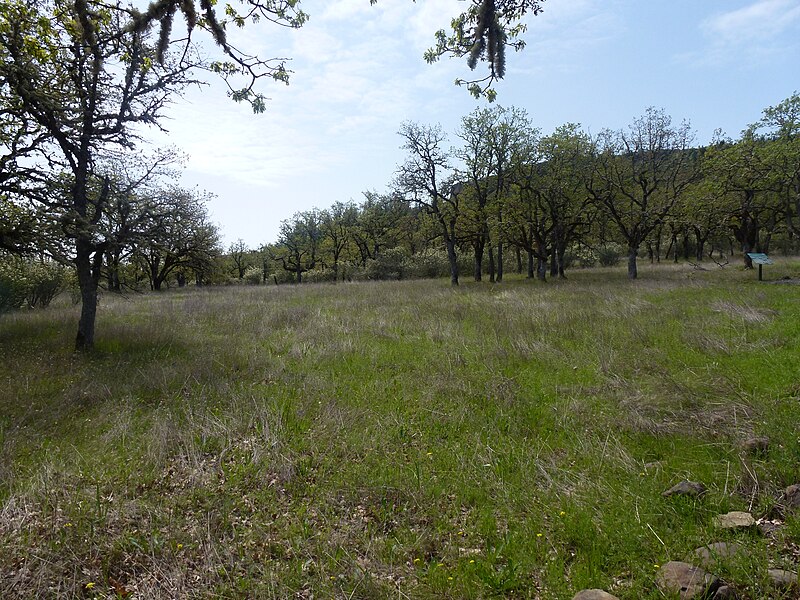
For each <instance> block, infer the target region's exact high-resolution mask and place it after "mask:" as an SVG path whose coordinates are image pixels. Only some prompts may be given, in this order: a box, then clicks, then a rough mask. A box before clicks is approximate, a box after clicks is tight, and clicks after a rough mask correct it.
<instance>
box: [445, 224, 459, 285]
mask: <svg viewBox="0 0 800 600" xmlns="http://www.w3.org/2000/svg"><path fill="white" fill-rule="evenodd" d="M445 243H446V245H447V261H448V262H449V263H450V285H453V286H457V285H458V256H456V244H455V241H454V240H453V238H451V237H450V236H447V239H446V240H445Z"/></svg>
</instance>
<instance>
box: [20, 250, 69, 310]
mask: <svg viewBox="0 0 800 600" xmlns="http://www.w3.org/2000/svg"><path fill="white" fill-rule="evenodd" d="M27 269H28V281H29V286H30V287H29V288H28V294H27V297H26V300H27V302H28V306H30V307H31V308H36V307H37V306H38V307H40V308H45V307H47V306H49V305H50V303H51V302H52V301H53V298H55V297H56V296H58V295H59V294H60V293H61V292H62V291H63V290H64V289H65V287H66V285H67V269H65V268H64V267H63V266H61V265H59V264H57V263H54V262H50V261H48V262H39V261H32V262H30V263H28V264H27Z"/></svg>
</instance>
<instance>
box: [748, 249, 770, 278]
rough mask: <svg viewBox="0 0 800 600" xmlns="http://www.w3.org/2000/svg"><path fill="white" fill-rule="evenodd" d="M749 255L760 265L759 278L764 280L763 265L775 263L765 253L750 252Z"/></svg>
mask: <svg viewBox="0 0 800 600" xmlns="http://www.w3.org/2000/svg"><path fill="white" fill-rule="evenodd" d="M747 256H749V257H750V260H752V261H753V262H754V263H755V264H757V265H758V280H759V281H762V279H761V267H762V266H764V265H771V264H774V263H773V262H772V260H771V259H770V257H769V256H767V255H766V254H763V253H761V252H748V253H747Z"/></svg>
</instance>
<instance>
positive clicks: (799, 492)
mask: <svg viewBox="0 0 800 600" xmlns="http://www.w3.org/2000/svg"><path fill="white" fill-rule="evenodd" d="M783 504H784V506H786V508H787V509H789V510H792V509H796V508H800V483H795V484H794V485H790V486H789V487H787V488H786V489H785V490H784V491H783Z"/></svg>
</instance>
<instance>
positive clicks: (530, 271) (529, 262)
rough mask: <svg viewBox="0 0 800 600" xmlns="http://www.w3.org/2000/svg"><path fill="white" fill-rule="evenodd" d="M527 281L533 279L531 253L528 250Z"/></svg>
mask: <svg viewBox="0 0 800 600" xmlns="http://www.w3.org/2000/svg"><path fill="white" fill-rule="evenodd" d="M528 279H533V252H532V251H531V250H528Z"/></svg>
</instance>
